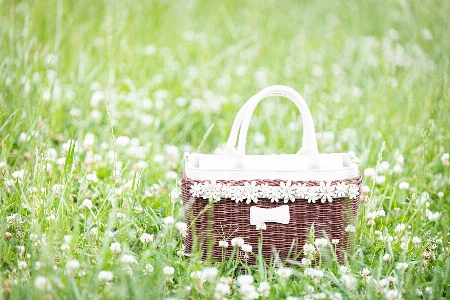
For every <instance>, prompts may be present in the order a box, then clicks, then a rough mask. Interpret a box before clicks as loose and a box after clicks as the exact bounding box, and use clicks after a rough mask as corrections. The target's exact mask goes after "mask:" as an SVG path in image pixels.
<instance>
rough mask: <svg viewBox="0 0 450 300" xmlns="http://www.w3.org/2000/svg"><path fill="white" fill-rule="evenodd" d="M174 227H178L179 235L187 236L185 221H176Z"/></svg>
mask: <svg viewBox="0 0 450 300" xmlns="http://www.w3.org/2000/svg"><path fill="white" fill-rule="evenodd" d="M175 228H176V229H178V231H179V232H180V235H181V236H182V237H186V236H187V230H188V226H187V224H186V223H184V222H177V223H176V224H175Z"/></svg>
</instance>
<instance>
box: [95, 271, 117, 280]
mask: <svg viewBox="0 0 450 300" xmlns="http://www.w3.org/2000/svg"><path fill="white" fill-rule="evenodd" d="M113 279H114V274H113V273H112V272H111V271H105V270H102V271H100V272H98V280H100V281H112V280H113Z"/></svg>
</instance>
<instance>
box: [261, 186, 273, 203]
mask: <svg viewBox="0 0 450 300" xmlns="http://www.w3.org/2000/svg"><path fill="white" fill-rule="evenodd" d="M271 194H272V187H271V186H269V184H267V183H264V184H262V185H260V186H259V197H260V198H266V199H270V197H271Z"/></svg>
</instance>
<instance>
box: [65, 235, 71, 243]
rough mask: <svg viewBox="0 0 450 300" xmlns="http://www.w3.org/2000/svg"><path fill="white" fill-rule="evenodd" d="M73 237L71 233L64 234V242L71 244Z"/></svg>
mask: <svg viewBox="0 0 450 300" xmlns="http://www.w3.org/2000/svg"><path fill="white" fill-rule="evenodd" d="M72 239H73V236H72V235H70V234H67V235H65V236H64V242H65V243H66V244H70V243H71V242H72Z"/></svg>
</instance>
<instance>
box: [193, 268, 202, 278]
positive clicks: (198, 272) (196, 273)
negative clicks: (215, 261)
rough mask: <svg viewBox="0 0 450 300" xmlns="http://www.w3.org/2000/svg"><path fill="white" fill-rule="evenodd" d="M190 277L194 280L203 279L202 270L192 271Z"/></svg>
mask: <svg viewBox="0 0 450 300" xmlns="http://www.w3.org/2000/svg"><path fill="white" fill-rule="evenodd" d="M190 277H191V278H192V279H194V280H201V279H202V271H199V270H197V271H192V272H191V274H190Z"/></svg>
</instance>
